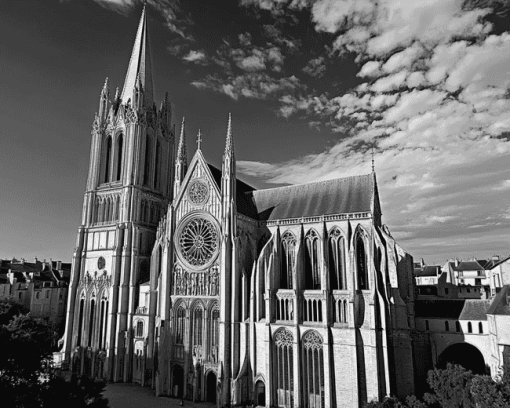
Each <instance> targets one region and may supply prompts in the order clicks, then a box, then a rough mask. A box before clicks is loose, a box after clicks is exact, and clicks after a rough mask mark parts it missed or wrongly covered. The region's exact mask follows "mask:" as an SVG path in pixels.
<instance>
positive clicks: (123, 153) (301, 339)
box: [64, 11, 415, 408]
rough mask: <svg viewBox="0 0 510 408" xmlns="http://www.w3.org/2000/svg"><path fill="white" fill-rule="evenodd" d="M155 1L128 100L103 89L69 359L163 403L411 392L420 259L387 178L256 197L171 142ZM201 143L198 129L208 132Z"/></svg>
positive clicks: (322, 403) (275, 401)
mask: <svg viewBox="0 0 510 408" xmlns="http://www.w3.org/2000/svg"><path fill="white" fill-rule="evenodd" d="M152 95H153V90H152V78H151V73H150V52H149V45H148V43H147V22H146V16H145V11H144V12H143V13H142V18H141V22H140V26H139V28H138V33H137V37H136V41H135V46H134V48H133V55H132V57H131V62H130V65H129V69H128V73H127V75H126V82H125V84H124V90H123V91H122V94H121V93H119V92H117V93H116V95H115V97H114V99H113V101H112V102H110V101H109V90H108V84H107V83H105V86H104V87H103V90H102V91H101V97H100V106H99V113H98V114H97V115H96V118H95V120H94V124H93V131H92V148H91V161H90V171H89V177H88V182H87V190H86V192H85V199H84V206H83V216H82V222H81V225H80V228H79V231H78V238H77V246H76V250H75V253H74V256H73V263H72V277H71V283H70V296H69V302H68V311H67V324H66V334H65V346H64V356H65V359H66V360H67V361H69V362H70V363H71V364H72V368H73V370H75V371H78V372H81V373H86V374H88V375H91V376H101V377H105V378H107V379H109V380H112V381H135V382H139V383H141V384H144V385H150V386H152V387H154V389H155V392H156V395H168V396H174V397H180V398H183V397H184V398H187V399H191V400H194V401H203V400H207V401H211V402H215V403H217V404H218V406H237V405H242V404H248V403H256V404H259V405H265V406H284V407H314V408H316V407H353V406H362V405H363V404H364V403H365V402H366V401H370V400H373V399H381V398H382V397H384V396H385V395H388V394H396V395H400V396H404V395H407V394H409V393H412V392H413V391H414V370H415V360H414V358H415V357H414V356H415V354H414V352H413V347H412V344H413V340H412V337H413V333H414V332H413V331H414V282H413V276H412V268H413V262H412V257H411V256H410V255H409V254H407V253H406V252H405V251H404V250H403V249H402V248H401V247H400V246H399V245H398V244H397V243H396V242H395V240H394V239H393V238H392V237H391V234H390V232H389V230H388V228H387V227H385V226H383V225H382V223H381V209H380V203H379V196H378V189H377V180H376V175H375V174H374V173H372V174H368V175H362V176H355V177H349V178H343V179H337V180H331V181H326V182H319V183H311V184H307V185H301V186H289V187H282V188H277V189H269V190H256V189H254V188H253V187H250V186H248V185H247V184H245V183H243V182H242V181H240V180H238V179H237V177H236V160H235V153H234V136H233V130H232V121H231V118H230V117H229V121H228V126H227V132H226V144H225V151H224V154H223V159H222V168H221V169H217V168H214V167H213V166H211V165H210V164H208V162H207V161H206V159H205V157H204V155H203V153H202V151H201V150H200V144H199V148H198V149H197V150H196V152H195V153H194V156H193V158H192V160H191V162H190V163H189V164H188V160H187V154H186V133H185V123H184V120H183V123H182V126H181V133H180V140H179V144H178V146H177V148H176V149H174V130H173V128H172V126H171V109H170V103H169V101H168V98H165V100H164V101H163V102H162V106H161V109H159V110H158V109H156V108H155V107H154V105H153V102H152ZM199 140H200V135H199Z"/></svg>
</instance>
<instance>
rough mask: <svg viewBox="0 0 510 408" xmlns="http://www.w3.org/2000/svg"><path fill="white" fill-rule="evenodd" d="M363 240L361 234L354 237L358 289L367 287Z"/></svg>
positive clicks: (365, 256)
mask: <svg viewBox="0 0 510 408" xmlns="http://www.w3.org/2000/svg"><path fill="white" fill-rule="evenodd" d="M367 266H368V265H367V255H366V250H365V242H364V240H363V238H362V237H361V236H358V238H357V239H356V267H357V274H358V289H368V268H367Z"/></svg>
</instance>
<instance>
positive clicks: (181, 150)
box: [177, 117, 188, 164]
mask: <svg viewBox="0 0 510 408" xmlns="http://www.w3.org/2000/svg"><path fill="white" fill-rule="evenodd" d="M184 125H185V119H184V117H183V118H182V124H181V136H180V138H179V146H178V147H177V160H178V161H181V162H183V163H186V164H187V162H188V153H187V151H186V130H185V129H184Z"/></svg>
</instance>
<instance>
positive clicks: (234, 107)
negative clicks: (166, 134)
mask: <svg viewBox="0 0 510 408" xmlns="http://www.w3.org/2000/svg"><path fill="white" fill-rule="evenodd" d="M141 8H142V3H141V2H140V1H138V0H45V1H38V0H16V1H15V0H0V191H1V193H0V257H1V258H11V257H17V258H22V257H23V258H25V259H27V260H31V259H33V257H34V256H37V257H38V258H39V259H43V258H47V259H48V258H52V259H54V260H55V259H61V260H64V261H69V260H70V259H71V257H72V253H73V249H74V246H75V240H76V232H77V229H78V226H79V223H80V220H81V210H82V205H83V193H84V191H85V183H86V177H87V170H88V161H89V154H90V141H91V136H90V132H91V129H92V121H93V118H94V113H95V112H96V111H97V109H98V104H99V93H100V90H101V88H102V85H103V83H104V80H105V77H108V78H109V83H110V86H113V88H115V87H119V88H121V89H122V85H123V81H124V76H125V74H126V70H127V66H128V62H129V57H130V54H131V48H132V46H133V42H134V38H135V35H136V29H137V26H138V21H139V18H140V14H141ZM147 10H148V21H149V36H150V41H151V51H152V56H153V74H154V83H155V95H156V99H157V100H156V104H157V105H159V101H160V100H161V99H162V98H163V96H164V92H165V91H168V92H169V94H170V98H171V100H172V104H173V107H174V119H173V120H174V122H175V123H180V121H181V118H182V117H183V116H185V117H186V126H187V134H188V151H190V155H191V154H192V153H193V152H194V149H195V148H196V145H195V140H194V139H195V136H194V135H196V134H197V132H198V129H200V130H201V133H202V139H203V143H202V151H203V153H204V155H205V157H206V159H207V160H208V161H209V162H211V163H212V164H214V165H216V166H219V165H220V163H221V155H222V151H223V148H224V142H225V134H226V126H227V118H228V113H229V112H231V113H232V121H233V131H234V138H235V148H236V159H237V174H238V177H239V178H241V179H243V180H244V181H246V182H248V183H250V184H252V185H253V186H255V187H257V188H268V187H274V186H280V185H286V184H297V183H306V182H313V181H319V180H327V179H332V178H337V177H345V176H352V175H357V174H367V173H369V172H370V171H371V158H372V150H373V153H374V160H375V169H376V174H377V180H378V185H379V193H380V199H381V206H382V212H383V222H384V223H385V224H387V225H388V227H389V229H390V231H391V232H392V235H393V236H394V237H395V238H396V240H397V241H398V242H399V244H400V245H401V246H402V247H403V248H405V249H406V250H407V251H408V252H409V253H411V255H413V257H414V258H415V259H420V258H424V259H425V261H426V262H427V263H429V264H432V263H444V262H445V260H447V259H449V258H453V257H459V258H462V259H468V258H471V257H477V258H478V259H480V258H484V257H490V256H492V255H495V254H499V255H508V254H510V247H509V237H510V200H509V198H510V168H509V159H510V144H509V140H510V3H509V2H508V1H507V0H419V1H411V0H408V1H404V0H378V1H375V0H315V1H312V0H221V1H210V0H208V1H193V0H186V1H171V0H158V1H155V0H148V1H147ZM113 92H114V91H113V89H112V93H113Z"/></svg>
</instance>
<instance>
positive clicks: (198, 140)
mask: <svg viewBox="0 0 510 408" xmlns="http://www.w3.org/2000/svg"><path fill="white" fill-rule="evenodd" d="M201 135H202V133H200V129H198V135H197V145H198V150H200V145H201V144H202V138H201Z"/></svg>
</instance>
